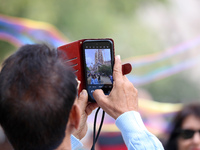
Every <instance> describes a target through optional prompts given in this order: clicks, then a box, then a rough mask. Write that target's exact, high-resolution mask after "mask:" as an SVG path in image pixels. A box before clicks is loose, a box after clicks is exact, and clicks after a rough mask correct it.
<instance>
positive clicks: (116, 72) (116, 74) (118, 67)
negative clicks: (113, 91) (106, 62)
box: [113, 55, 122, 81]
mask: <svg viewBox="0 0 200 150" xmlns="http://www.w3.org/2000/svg"><path fill="white" fill-rule="evenodd" d="M121 78H122V64H121V59H120V55H117V56H116V57H115V64H114V67H113V79H114V80H115V81H116V80H121Z"/></svg>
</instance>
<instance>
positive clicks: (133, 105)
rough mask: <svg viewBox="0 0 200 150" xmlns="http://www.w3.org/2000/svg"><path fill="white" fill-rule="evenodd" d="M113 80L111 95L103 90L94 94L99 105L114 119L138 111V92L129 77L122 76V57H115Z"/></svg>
mask: <svg viewBox="0 0 200 150" xmlns="http://www.w3.org/2000/svg"><path fill="white" fill-rule="evenodd" d="M113 79H114V82H113V89H112V91H111V92H110V94H109V95H105V94H104V93H103V91H102V90H101V89H98V90H95V91H94V92H93V97H94V99H95V100H96V102H97V103H98V105H99V106H100V107H101V108H102V109H103V110H104V111H105V112H106V113H107V114H109V115H110V116H111V117H113V118H114V119H117V118H118V117H119V116H120V115H121V114H123V113H125V112H127V111H138V92H137V89H136V88H135V87H134V86H133V84H132V83H131V82H130V81H129V80H128V79H127V77H126V76H124V75H122V65H121V60H120V56H116V57H115V64H114V68H113Z"/></svg>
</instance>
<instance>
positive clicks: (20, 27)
mask: <svg viewBox="0 0 200 150" xmlns="http://www.w3.org/2000/svg"><path fill="white" fill-rule="evenodd" d="M0 40H4V41H7V42H9V43H11V44H13V45H14V46H16V47H19V46H21V45H23V44H32V43H38V42H40V43H41V42H42V43H49V44H51V45H53V46H55V47H58V46H61V45H63V44H66V43H68V42H69V40H68V39H67V38H65V36H64V35H62V33H60V32H59V31H58V30H57V29H56V28H55V27H54V26H52V25H50V24H47V23H44V22H38V21H33V20H29V19H23V18H16V17H8V16H5V15H0ZM199 43H200V37H197V38H195V39H193V40H191V41H189V42H186V43H182V44H180V45H178V46H175V47H174V48H171V49H168V50H166V51H162V52H159V53H155V54H151V55H146V56H140V57H131V58H128V59H125V60H123V61H126V62H130V63H131V64H132V67H133V70H134V69H138V68H139V69H143V68H142V67H149V66H150V65H152V64H156V63H160V62H163V61H168V62H170V61H171V59H172V58H173V59H177V60H178V61H177V62H176V64H174V65H164V66H162V67H160V68H155V67H153V69H152V70H151V71H148V72H146V73H143V74H142V75H137V74H135V71H134V74H133V73H131V74H129V75H127V77H128V78H129V80H130V81H131V82H133V83H134V85H144V84H148V83H150V82H154V81H156V80H160V79H163V78H166V77H169V76H171V75H173V74H177V73H179V72H181V71H183V70H186V69H189V68H191V67H194V66H195V65H197V64H199V62H200V58H199V57H200V54H199V53H197V54H196V55H195V57H187V59H184V58H185V57H184V58H179V55H180V54H186V52H189V51H193V49H192V48H194V47H196V46H198V45H199ZM165 64H166V63H165ZM139 106H140V107H139V108H140V110H139V111H140V113H141V115H142V118H143V121H144V123H145V125H146V126H147V128H148V129H149V130H150V131H151V132H152V133H154V134H156V135H159V134H161V133H165V132H167V126H168V121H169V120H170V118H172V117H173V115H174V114H175V113H176V112H177V111H179V110H180V109H181V108H182V105H181V104H169V103H159V102H155V101H150V100H139ZM93 118H94V115H91V116H90V117H89V119H88V121H89V124H90V125H92V124H93ZM91 128H92V127H91ZM103 131H104V132H117V131H118V129H117V127H116V126H115V125H114V119H112V118H111V117H109V116H108V115H106V118H105V124H104V127H103Z"/></svg>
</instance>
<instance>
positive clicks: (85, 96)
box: [78, 89, 88, 103]
mask: <svg viewBox="0 0 200 150" xmlns="http://www.w3.org/2000/svg"><path fill="white" fill-rule="evenodd" d="M78 101H79V102H81V103H87V101H88V94H87V91H86V90H84V89H83V90H82V91H81V93H80V94H79V98H78Z"/></svg>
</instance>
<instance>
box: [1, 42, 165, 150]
mask: <svg viewBox="0 0 200 150" xmlns="http://www.w3.org/2000/svg"><path fill="white" fill-rule="evenodd" d="M113 79H114V83H113V89H112V91H111V93H110V95H104V93H103V91H102V90H95V91H94V93H93V96H94V98H95V100H96V101H97V103H89V102H88V94H87V92H86V90H83V91H82V92H81V93H80V95H79V97H77V84H78V83H77V81H76V77H75V75H74V73H73V71H72V70H71V69H70V68H69V67H68V65H67V64H66V63H65V61H64V60H63V57H61V55H60V53H59V51H56V50H55V49H50V48H49V47H48V46H46V45H43V44H33V45H25V46H22V47H21V48H19V50H18V51H17V52H15V53H14V54H13V55H11V56H10V57H9V58H8V59H6V60H5V62H4V63H3V67H2V70H1V73H0V124H1V125H2V127H3V129H4V131H5V134H6V136H7V137H8V139H9V141H10V143H11V144H12V146H13V147H14V149H15V150H53V149H56V150H67V149H77V148H80V147H81V146H82V144H81V142H80V141H79V140H80V139H82V138H83V137H84V136H85V134H86V132H87V123H86V120H87V117H88V115H89V114H90V113H91V112H92V111H93V110H94V109H95V108H96V107H97V106H98V105H99V106H100V107H101V108H102V109H103V110H105V112H106V113H108V114H109V115H110V116H111V117H113V118H114V119H116V125H117V126H118V128H119V129H120V131H121V132H122V136H123V139H124V141H125V144H126V145H127V147H128V149H130V150H135V149H151V150H153V149H156V150H158V149H163V146H162V144H161V143H160V141H159V140H158V139H157V138H156V137H155V136H154V135H153V134H151V133H150V132H148V130H147V129H146V127H145V126H144V124H143V122H142V119H141V116H140V114H139V113H138V96H137V90H136V89H135V87H134V86H133V84H132V83H131V82H130V81H129V80H128V79H127V78H126V76H123V75H122V66H121V60H120V58H119V57H116V58H115V65H114V71H113ZM97 104H98V105H97ZM72 134H73V135H72Z"/></svg>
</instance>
